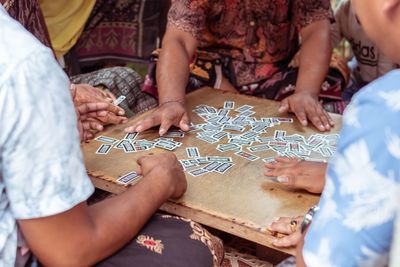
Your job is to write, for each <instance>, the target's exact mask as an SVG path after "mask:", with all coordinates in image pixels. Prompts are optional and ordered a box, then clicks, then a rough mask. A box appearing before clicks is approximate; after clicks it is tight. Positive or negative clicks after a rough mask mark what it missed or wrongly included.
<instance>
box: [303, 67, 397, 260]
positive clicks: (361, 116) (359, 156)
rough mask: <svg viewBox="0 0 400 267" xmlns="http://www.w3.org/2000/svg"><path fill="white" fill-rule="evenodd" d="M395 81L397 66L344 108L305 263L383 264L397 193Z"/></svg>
mask: <svg viewBox="0 0 400 267" xmlns="http://www.w3.org/2000/svg"><path fill="white" fill-rule="evenodd" d="M399 80H400V72H399V71H397V73H392V75H389V76H388V77H385V78H383V79H381V80H378V81H377V82H374V83H372V84H370V86H368V87H367V88H365V89H363V91H362V92H361V93H360V94H358V95H357V96H356V99H355V101H354V102H353V103H352V104H351V106H349V107H348V109H347V110H346V112H345V115H344V126H343V128H342V132H341V134H340V136H341V137H340V141H339V143H338V147H337V152H336V154H335V156H334V158H333V159H332V161H331V162H329V167H328V171H327V181H326V185H325V188H324V192H323V194H322V197H321V201H320V207H321V209H320V210H319V211H318V213H317V214H316V216H315V218H314V220H313V223H312V225H311V226H310V229H309V231H308V233H307V236H306V238H305V246H304V249H303V256H304V260H305V263H306V265H307V266H309V267H313V266H387V261H388V254H389V250H390V245H391V240H392V235H393V223H394V218H395V215H396V210H397V205H398V196H399V193H400V169H399V167H398V166H400V121H399V119H398V118H399V116H400V106H399V104H398V103H399V102H398V101H399V100H400V90H399V89H398V88H396V84H398V81H399ZM396 81H397V82H396Z"/></svg>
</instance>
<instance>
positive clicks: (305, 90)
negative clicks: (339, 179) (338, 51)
mask: <svg viewBox="0 0 400 267" xmlns="http://www.w3.org/2000/svg"><path fill="white" fill-rule="evenodd" d="M329 27H330V25H329V21H328V20H321V21H317V22H314V23H312V24H310V25H308V26H306V27H305V28H303V29H302V30H301V32H300V33H301V37H302V47H301V53H300V66H299V75H298V79H297V83H296V91H295V94H293V95H292V96H290V97H288V98H286V99H284V100H283V101H282V106H281V108H280V112H286V111H292V112H293V113H295V114H296V116H297V118H298V119H299V121H300V122H301V123H302V124H303V125H304V126H306V125H307V119H309V120H310V121H311V122H312V124H313V125H314V126H315V127H317V128H318V129H319V130H320V131H325V130H330V128H331V126H332V125H333V121H332V119H331V118H330V117H329V115H328V114H327V113H326V112H325V111H324V110H323V109H322V107H321V105H320V104H319V102H318V95H319V92H320V89H321V85H322V83H323V81H324V79H325V76H326V74H327V72H328V68H329V60H330V57H331V50H332V49H331V40H330V30H329ZM316 51H318V53H316Z"/></svg>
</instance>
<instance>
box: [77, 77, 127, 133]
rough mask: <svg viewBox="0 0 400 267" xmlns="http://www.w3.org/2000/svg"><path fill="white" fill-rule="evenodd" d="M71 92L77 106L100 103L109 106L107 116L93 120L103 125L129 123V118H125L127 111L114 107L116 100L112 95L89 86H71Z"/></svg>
mask: <svg viewBox="0 0 400 267" xmlns="http://www.w3.org/2000/svg"><path fill="white" fill-rule="evenodd" d="M70 90H71V95H72V97H73V101H74V104H75V106H79V105H82V104H85V103H99V102H103V103H107V104H108V105H109V107H108V113H107V115H106V116H103V117H97V118H93V119H92V120H94V119H96V120H97V122H98V123H101V124H102V125H109V124H121V123H126V122H127V121H128V120H127V118H125V117H123V115H124V114H125V111H124V110H123V109H122V108H120V107H117V106H115V105H113V103H112V102H113V100H115V96H114V95H113V94H112V93H110V92H106V91H103V90H101V89H98V88H95V87H93V86H91V85H89V84H71V89H70Z"/></svg>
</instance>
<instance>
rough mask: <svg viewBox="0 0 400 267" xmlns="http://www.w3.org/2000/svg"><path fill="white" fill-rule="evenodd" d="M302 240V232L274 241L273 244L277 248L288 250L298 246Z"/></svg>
mask: <svg viewBox="0 0 400 267" xmlns="http://www.w3.org/2000/svg"><path fill="white" fill-rule="evenodd" d="M300 240H301V233H300V231H296V232H294V233H292V234H290V235H288V236H285V237H282V238H279V239H275V240H274V241H272V244H273V245H274V246H276V247H282V248H288V247H293V246H296V245H297V244H298V243H299V241H300Z"/></svg>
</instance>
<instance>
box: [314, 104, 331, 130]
mask: <svg viewBox="0 0 400 267" xmlns="http://www.w3.org/2000/svg"><path fill="white" fill-rule="evenodd" d="M316 109H317V113H318V116H319V117H320V119H321V122H322V125H324V127H325V130H327V131H329V130H330V129H331V124H330V122H329V118H328V116H327V115H328V114H327V113H326V112H324V110H323V109H322V107H321V105H318V107H317V108H316Z"/></svg>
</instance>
